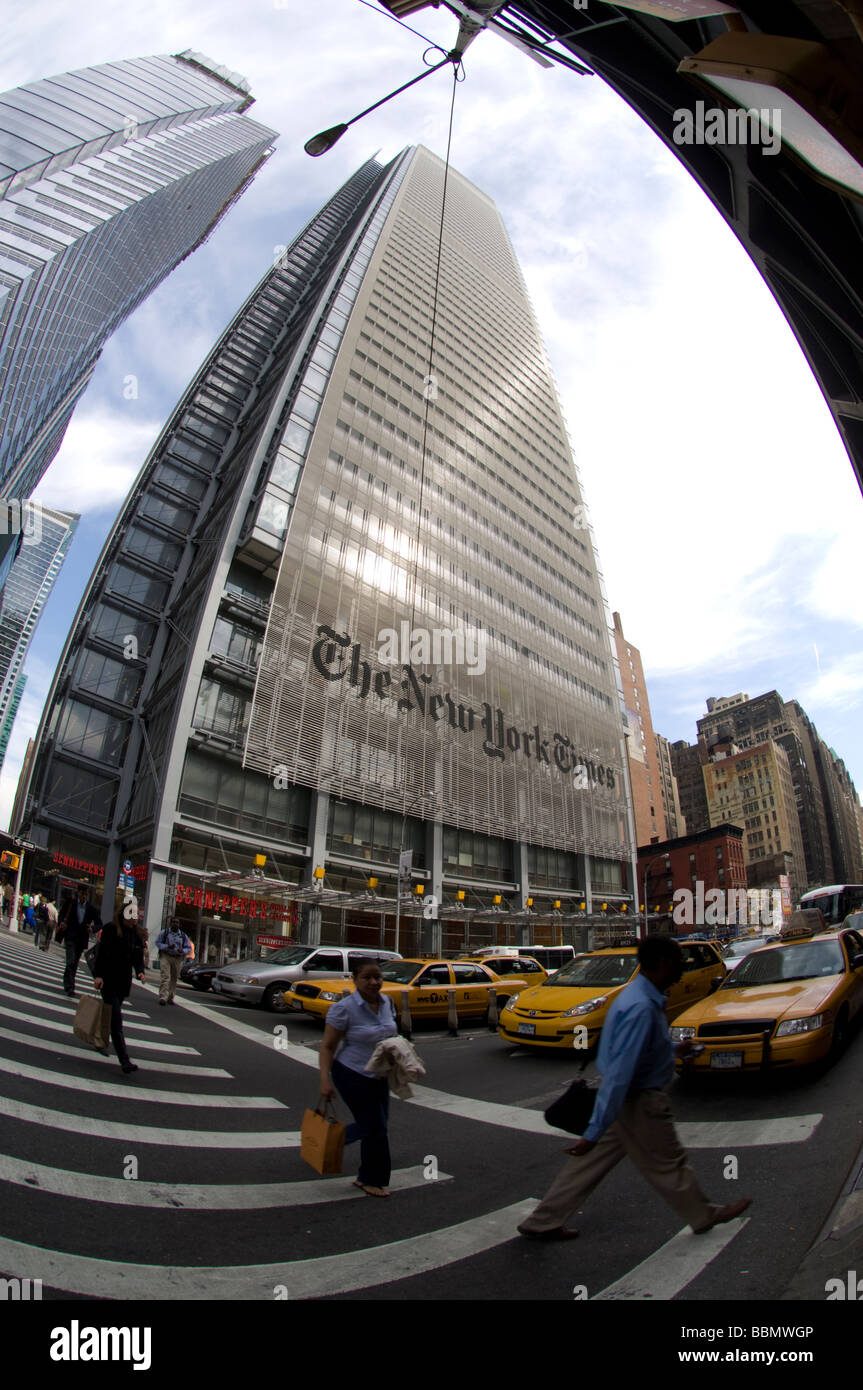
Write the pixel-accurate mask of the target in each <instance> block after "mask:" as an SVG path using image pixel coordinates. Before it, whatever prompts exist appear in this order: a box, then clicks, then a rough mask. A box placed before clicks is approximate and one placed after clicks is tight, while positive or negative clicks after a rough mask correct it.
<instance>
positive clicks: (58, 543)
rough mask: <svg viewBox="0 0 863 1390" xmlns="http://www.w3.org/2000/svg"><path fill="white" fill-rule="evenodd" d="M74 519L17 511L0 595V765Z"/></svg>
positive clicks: (40, 510) (34, 505)
mask: <svg viewBox="0 0 863 1390" xmlns="http://www.w3.org/2000/svg"><path fill="white" fill-rule="evenodd" d="M79 520H80V517H79V516H77V515H76V514H75V513H72V512H58V511H54V510H53V509H52V508H51V507H45V506H43V505H42V503H41V502H25V503H24V506H23V508H22V509H21V521H22V526H21V539H22V544H21V546H20V549H19V551H18V555H17V557H16V559H15V562H14V564H13V565H12V567H11V569H10V571H9V578H8V580H7V582H6V586H5V588H4V590H3V593H2V595H0V766H2V763H3V759H4V757H5V756H6V746H7V744H8V741H9V734H10V732H11V729H12V721H13V720H14V718H15V713H16V712H17V709H18V705H19V704H20V702H21V695H22V692H23V689H24V686H23V680H24V677H23V675H22V673H21V668H22V666H23V665H24V659H25V657H26V655H27V652H28V650H29V647H30V642H31V640H32V638H33V633H34V632H35V631H36V625H37V623H38V622H39V619H40V618H41V616H42V609H43V608H44V607H45V604H46V602H47V599H48V595H49V594H50V593H51V590H52V589H53V587H54V584H55V581H56V579H57V576H58V574H59V573H60V570H61V568H62V566H63V561H64V560H65V558H66V554H67V552H68V550H69V546H70V545H71V543H72V537H73V536H74V534H75V528H76V527H77V525H78V522H79Z"/></svg>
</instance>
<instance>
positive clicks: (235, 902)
mask: <svg viewBox="0 0 863 1390" xmlns="http://www.w3.org/2000/svg"><path fill="white" fill-rule="evenodd" d="M176 902H177V903H178V904H179V903H184V904H185V905H186V906H187V907H202V908H203V909H204V911H205V912H228V913H230V914H231V915H232V916H237V917H251V918H252V919H253V920H254V919H255V918H257V919H258V920H260V921H267V922H287V923H288V924H289V925H291V926H293V925H295V924H296V921H297V905H296V903H271V902H267V901H266V900H265V899H263V898H248V897H246V898H244V897H238V896H237V895H236V894H232V893H220V892H217V891H216V890H215V889H212V888H196V887H195V885H194V884H192V883H178V884H177V892H176Z"/></svg>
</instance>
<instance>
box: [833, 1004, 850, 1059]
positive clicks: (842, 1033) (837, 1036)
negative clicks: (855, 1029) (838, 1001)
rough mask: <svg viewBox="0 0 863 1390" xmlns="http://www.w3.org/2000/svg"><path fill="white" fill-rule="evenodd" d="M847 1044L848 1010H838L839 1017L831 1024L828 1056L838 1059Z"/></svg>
mask: <svg viewBox="0 0 863 1390" xmlns="http://www.w3.org/2000/svg"><path fill="white" fill-rule="evenodd" d="M847 1042H848V1010H847V1009H845V1008H842V1009H840V1010H839V1017H838V1018H837V1020H836V1022H835V1023H834V1024H833V1037H832V1038H831V1039H830V1056H831V1057H839V1056H840V1055H841V1054H842V1053H843V1052H844V1051H845V1045H846V1043H847Z"/></svg>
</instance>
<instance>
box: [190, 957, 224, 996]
mask: <svg viewBox="0 0 863 1390" xmlns="http://www.w3.org/2000/svg"><path fill="white" fill-rule="evenodd" d="M218 970H219V966H218V965H217V964H216V962H215V961H211V962H210V964H209V965H207V964H206V963H205V964H200V963H199V962H198V961H196V960H195V958H194V956H190V957H189V959H188V960H184V961H183V964H182V965H181V966H180V979H181V980H182V981H183V984H186V985H191V986H192V989H198V990H200V991H201V992H202V993H203V992H204V991H205V990H208V989H212V987H213V980H214V979H215V976H216V974H217V973H218Z"/></svg>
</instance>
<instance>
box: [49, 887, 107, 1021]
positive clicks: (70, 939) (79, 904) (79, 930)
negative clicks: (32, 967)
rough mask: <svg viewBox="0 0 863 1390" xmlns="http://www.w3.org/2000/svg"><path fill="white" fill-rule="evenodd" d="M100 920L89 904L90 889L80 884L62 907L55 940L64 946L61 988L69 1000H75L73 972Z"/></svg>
mask: <svg viewBox="0 0 863 1390" xmlns="http://www.w3.org/2000/svg"><path fill="white" fill-rule="evenodd" d="M101 925H102V919H101V918H100V916H99V914H98V912H97V911H96V909H95V907H94V906H93V904H92V903H91V902H90V889H89V888H88V887H87V885H86V883H80V884H79V885H78V890H77V892H76V894H75V897H74V898H69V899H68V900H67V901H66V902H65V903H64V905H63V907H62V909H61V911H60V916H59V922H58V930H57V939H58V941H64V942H65V946H66V969H65V970H64V972H63V988H64V990H65V991H66V993H67V994H68V995H69V997H70V998H71V999H74V998H75V972H76V971H77V969H78V962H79V960H80V959H81V955H82V953H83V952H84V951H85V950H86V949H87V943H88V942H89V940H90V931H91V929H92V930H93V931H98V930H99V928H100V927H101Z"/></svg>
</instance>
